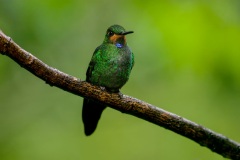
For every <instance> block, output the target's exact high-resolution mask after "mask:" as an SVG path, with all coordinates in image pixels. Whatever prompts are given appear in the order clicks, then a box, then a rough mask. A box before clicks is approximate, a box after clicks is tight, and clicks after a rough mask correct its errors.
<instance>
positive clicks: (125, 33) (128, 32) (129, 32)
mask: <svg viewBox="0 0 240 160" xmlns="http://www.w3.org/2000/svg"><path fill="white" fill-rule="evenodd" d="M131 33H133V31H127V32H123V33H121V35H127V34H131Z"/></svg>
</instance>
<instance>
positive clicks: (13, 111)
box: [0, 0, 240, 160]
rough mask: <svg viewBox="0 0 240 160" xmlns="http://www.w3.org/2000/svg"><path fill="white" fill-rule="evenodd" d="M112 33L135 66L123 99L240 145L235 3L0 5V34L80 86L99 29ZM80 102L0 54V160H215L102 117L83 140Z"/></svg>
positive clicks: (156, 132) (25, 1) (15, 0)
mask: <svg viewBox="0 0 240 160" xmlns="http://www.w3.org/2000/svg"><path fill="white" fill-rule="evenodd" d="M112 24H120V25H122V26H124V27H125V28H126V29H127V30H134V31H135V33H134V34H132V35H129V36H127V40H128V44H129V46H130V47H131V49H132V51H133V52H134V54H135V66H134V68H133V70H132V74H131V76H130V80H129V82H128V83H127V84H126V85H125V86H124V87H123V88H122V92H123V93H124V94H127V95H130V96H133V97H136V98H139V99H141V100H144V101H146V102H148V103H151V104H153V105H156V106H158V107H161V108H163V109H165V110H168V111H170V112H173V113H175V114H178V115H180V116H183V117H185V118H187V119H189V120H191V121H194V122H196V123H198V124H201V125H203V126H205V127H207V128H210V129H211V130H214V131H216V132H219V133H221V134H223V135H225V136H227V137H229V138H231V139H233V140H235V141H238V142H240V134H239V133H240V127H239V121H240V117H239V115H240V72H239V71H240V1H239V0H229V1H226V0H212V1H201V0H195V1H192V0H183V1H178V0H168V1H167V0H165V1H164V0H163V1H156V0H155V1H147V2H146V1H136V0H133V1H127V0H123V1H110V0H103V1H96V0H95V1H91V0H90V1H78V0H21V1H20V0H0V29H1V30H3V32H4V33H5V34H7V35H8V36H10V37H11V38H12V39H13V40H14V41H15V42H16V43H18V44H19V45H20V46H21V47H23V48H24V49H25V50H27V51H29V52H31V53H32V54H33V55H35V56H36V57H38V58H39V59H41V60H42V61H43V62H45V63H47V64H48V65H50V66H52V67H55V68H57V69H59V70H61V71H63V72H66V73H68V74H70V75H73V76H76V77H79V78H81V79H85V72H86V70H87V66H88V63H89V61H90V58H91V56H92V53H93V51H94V49H95V48H96V47H97V46H98V45H100V44H101V43H102V41H103V38H104V34H105V32H106V29H107V28H108V27H109V26H110V25H112ZM81 109H82V98H81V97H78V96H75V95H73V94H70V93H67V92H65V91H62V90H60V89H58V88H56V87H50V86H49V85H47V84H45V83H44V81H42V80H40V79H38V78H37V77H35V76H33V75H32V74H31V73H29V72H28V71H26V70H25V69H23V68H21V67H20V66H19V65H18V64H16V63H15V62H14V61H13V60H11V59H10V58H8V57H6V56H1V55H0V159H2V160H33V159H34V160H43V159H44V160H53V159H58V160H65V159H71V160H79V159H83V160H92V159H98V160H101V159H104V160H105V159H115V160H120V159H121V160H122V159H124V160H132V159H139V160H145V159H148V160H155V159H179V160H180V159H181V160H203V159H204V160H205V159H217V160H218V159H224V158H222V156H220V155H217V154H215V153H213V152H211V151H210V150H209V149H207V148H204V147H201V146H199V145H198V144H197V143H195V142H193V141H191V140H189V139H187V138H184V137H182V136H180V135H177V134H175V133H173V132H171V131H169V130H166V129H164V128H161V127H158V126H156V125H153V124H151V123H148V122H146V121H144V120H141V119H138V118H136V117H133V116H130V115H127V114H122V113H120V112H118V111H115V110H113V109H110V108H108V109H106V111H105V112H104V114H103V116H102V118H101V121H100V123H99V125H98V128H97V131H96V132H95V133H94V134H93V135H92V136H91V137H85V136H84V134H83V124H82V121H81Z"/></svg>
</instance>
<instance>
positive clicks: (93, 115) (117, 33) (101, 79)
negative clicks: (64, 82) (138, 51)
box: [82, 25, 134, 136]
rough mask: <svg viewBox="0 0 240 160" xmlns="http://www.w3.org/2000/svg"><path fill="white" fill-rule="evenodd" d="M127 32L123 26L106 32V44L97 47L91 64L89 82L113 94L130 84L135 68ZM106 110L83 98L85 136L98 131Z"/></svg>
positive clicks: (101, 105)
mask: <svg viewBox="0 0 240 160" xmlns="http://www.w3.org/2000/svg"><path fill="white" fill-rule="evenodd" d="M130 33H133V31H126V30H125V29H124V28H123V27H122V26H120V25H112V26H110V27H109V28H108V29H107V32H106V34H105V38H104V40H103V43H102V44H101V45H100V46H98V47H97V48H96V49H95V51H94V53H93V55H92V59H91V61H90V63H89V66H88V69H87V72H86V81H87V82H89V83H91V84H93V85H97V86H100V87H103V88H104V89H106V90H107V91H108V92H110V93H119V94H121V93H120V91H119V90H120V89H121V88H122V87H123V85H124V84H125V83H126V82H127V81H128V79H129V75H130V72H131V70H132V68H133V65H134V55H133V53H132V51H131V50H130V48H129V47H128V45H127V42H126V35H128V34H130ZM106 107H107V106H106V105H104V104H101V103H99V102H96V101H94V100H90V99H87V98H84V100H83V109H82V120H83V124H84V132H85V135H86V136H90V135H91V134H92V133H93V132H94V131H95V129H96V127H97V124H98V121H99V119H100V117H101V114H102V112H103V110H104V109H105V108H106Z"/></svg>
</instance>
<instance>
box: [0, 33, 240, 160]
mask: <svg viewBox="0 0 240 160" xmlns="http://www.w3.org/2000/svg"><path fill="white" fill-rule="evenodd" d="M0 53H1V54H3V55H6V56H8V57H10V58H11V59H13V60H14V61H15V62H17V63H18V64H19V65H20V66H21V67H23V68H25V69H27V70H28V71H29V72H31V73H32V74H34V75H35V76H37V77H39V78H40V79H42V80H44V81H45V82H46V83H48V84H50V85H51V86H56V87H58V88H60V89H63V90H65V91H67V92H70V93H73V94H75V95H78V96H82V97H86V98H90V99H93V100H97V101H100V102H101V103H104V104H106V105H108V106H110V107H111V108H114V109H116V110H119V111H121V112H123V113H127V114H130V115H133V116H136V117H139V118H141V119H144V120H146V121H149V122H151V123H153V124H156V125H158V126H161V127H164V128H166V129H169V130H171V131H173V132H175V133H178V134H180V135H182V136H184V137H187V138H189V139H191V140H193V141H195V142H197V143H198V144H200V145H201V146H205V147H207V148H209V149H210V150H212V151H213V152H216V153H218V154H220V155H222V156H223V157H226V158H231V159H240V144H239V143H237V142H235V141H233V140H230V139H228V138H227V137H225V136H223V135H221V134H218V133H215V132H213V131H211V130H209V129H207V128H205V127H203V126H201V125H199V124H196V123H194V122H191V121H189V120H187V119H185V118H182V117H180V116H178V115H175V114H173V113H170V112H167V111H165V110H163V109H160V108H157V107H155V106H153V105H151V104H148V103H146V102H143V101H141V100H138V99H136V98H133V97H130V96H127V95H123V97H119V96H118V95H117V94H114V93H113V94H111V93H108V92H106V91H103V90H101V88H100V87H98V86H93V85H91V84H89V83H87V82H85V81H82V80H80V79H78V78H75V77H73V76H70V75H68V74H66V73H63V72H61V71H59V70H57V69H55V68H52V67H50V66H48V65H47V64H45V63H43V62H42V61H40V60H39V59H38V58H36V57H34V56H33V55H32V54H30V53H29V52H27V51H25V50H24V49H22V48H21V47H19V46H18V45H17V44H16V43H15V42H13V41H12V40H11V38H10V37H7V36H6V35H5V34H4V33H3V32H1V30H0Z"/></svg>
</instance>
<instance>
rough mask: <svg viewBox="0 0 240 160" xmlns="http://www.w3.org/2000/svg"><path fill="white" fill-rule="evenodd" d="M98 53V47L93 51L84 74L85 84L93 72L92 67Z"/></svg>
mask: <svg viewBox="0 0 240 160" xmlns="http://www.w3.org/2000/svg"><path fill="white" fill-rule="evenodd" d="M100 52H101V51H100V46H99V47H97V48H96V49H95V51H94V53H93V56H92V59H91V61H90V63H89V65H88V69H87V72H86V81H87V82H90V78H91V76H92V71H93V70H94V66H95V64H96V63H97V61H96V56H97V55H99V54H101V53H100Z"/></svg>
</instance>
